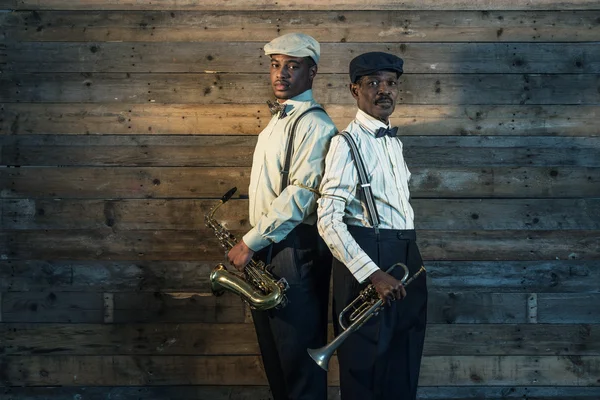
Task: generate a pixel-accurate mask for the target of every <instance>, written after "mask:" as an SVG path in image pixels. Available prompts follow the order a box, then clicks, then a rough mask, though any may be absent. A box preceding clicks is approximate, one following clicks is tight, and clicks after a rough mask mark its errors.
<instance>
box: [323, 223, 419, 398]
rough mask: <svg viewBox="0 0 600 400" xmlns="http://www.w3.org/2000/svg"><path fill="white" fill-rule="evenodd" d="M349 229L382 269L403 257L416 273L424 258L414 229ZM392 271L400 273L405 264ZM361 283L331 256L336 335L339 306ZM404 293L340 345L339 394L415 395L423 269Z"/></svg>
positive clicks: (401, 260) (350, 296) (405, 262)
mask: <svg viewBox="0 0 600 400" xmlns="http://www.w3.org/2000/svg"><path fill="white" fill-rule="evenodd" d="M348 228H349V231H350V233H351V234H352V236H353V237H354V238H355V239H356V241H357V242H358V244H359V245H360V246H361V247H362V249H363V250H364V251H365V252H366V253H367V254H368V255H369V256H370V257H371V259H372V260H373V261H374V262H375V263H377V265H378V266H379V267H380V268H382V269H383V270H387V269H388V267H389V266H391V265H392V264H395V263H398V262H401V263H403V264H406V266H407V267H408V269H409V271H410V272H409V277H410V276H412V275H413V274H415V273H416V272H417V271H418V270H419V268H420V267H421V265H423V260H422V259H421V254H420V252H419V249H418V247H417V244H416V235H415V231H414V230H387V229H386V230H380V234H379V237H377V236H376V235H375V233H374V230H373V229H372V228H362V227H354V226H349V227H348ZM391 274H392V275H393V276H394V277H395V278H396V279H401V278H402V277H403V275H404V270H403V269H402V268H401V267H397V268H395V269H394V270H393V271H392V272H391ZM369 283H370V282H369V281H368V280H367V281H366V282H365V283H363V284H359V283H358V281H357V280H356V279H355V278H354V276H353V275H352V274H351V273H350V271H349V270H348V268H346V266H345V265H344V264H342V263H340V262H339V261H337V260H334V261H333V312H334V318H335V325H334V328H335V332H336V335H337V334H338V333H339V332H340V329H341V328H340V327H339V326H338V325H337V318H338V315H339V313H340V312H341V311H342V310H343V308H344V307H345V306H346V305H348V304H349V303H350V302H351V301H352V300H354V298H356V296H357V295H358V294H359V292H360V290H362V289H363V288H364V287H365V286H366V285H367V284H369ZM406 292H407V296H406V297H405V298H404V299H403V300H398V301H394V302H392V303H391V305H390V306H385V307H384V308H383V309H382V311H381V312H380V313H379V315H377V316H375V317H372V318H371V319H370V320H369V321H368V322H367V323H366V324H365V325H364V326H362V327H361V328H360V329H359V330H358V331H357V332H354V333H353V334H351V335H350V336H349V337H348V338H347V339H346V340H345V341H344V342H343V344H342V345H341V346H340V347H339V348H338V350H337V354H338V361H339V364H340V389H341V397H342V400H392V399H398V400H413V399H416V394H417V384H418V379H419V371H420V366H421V357H422V354H423V343H424V340H425V327H426V321H427V284H426V277H425V273H422V274H421V275H420V276H419V277H418V278H416V279H415V280H414V281H413V282H412V283H411V284H410V285H409V286H407V287H406Z"/></svg>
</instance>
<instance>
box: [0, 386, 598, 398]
mask: <svg viewBox="0 0 600 400" xmlns="http://www.w3.org/2000/svg"><path fill="white" fill-rule="evenodd" d="M71 398H73V399H85V400H107V399H119V400H140V398H141V399H144V400H165V399H178V400H198V399H207V400H208V399H210V400H256V399H271V395H270V393H269V390H268V388H267V387H265V386H254V385H253V386H243V385H240V386H211V385H204V386H175V387H172V386H143V387H140V386H134V387H127V386H124V387H107V386H103V387H91V386H88V387H25V388H24V387H10V388H6V389H5V391H4V392H3V393H0V399H1V400H33V399H35V400H39V399H44V400H63V399H71ZM418 398H419V399H423V400H446V399H448V400H465V399H473V400H481V399H488V400H505V399H528V400H575V399H577V400H597V399H598V389H596V388H594V387H582V386H560V387H557V386H522V387H521V386H508V387H507V386H484V387H476V386H464V387H457V386H431V387H423V386H421V387H419V389H418ZM328 399H329V400H341V399H340V393H339V388H338V387H336V386H332V387H330V388H329V390H328Z"/></svg>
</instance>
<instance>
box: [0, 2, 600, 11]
mask: <svg viewBox="0 0 600 400" xmlns="http://www.w3.org/2000/svg"><path fill="white" fill-rule="evenodd" d="M597 5H598V4H597V3H596V1H594V0H574V1H563V0H538V1H519V0H498V1H494V2H490V1H487V0H468V1H467V0H408V1H403V2H401V3H398V2H396V1H390V0H374V1H373V0H371V1H369V2H368V3H365V2H364V1H362V0H333V1H328V2H327V4H324V3H322V2H320V1H319V0H298V1H294V2H291V3H281V2H278V1H272V0H258V1H247V0H230V1H227V2H221V1H219V0H204V1H201V2H198V1H195V0H163V1H160V2H156V1H154V2H140V1H139V0H86V1H85V2H72V1H69V0H1V1H0V6H1V7H3V8H8V9H27V10H29V9H36V10H38V9H39V10H42V9H51V10H54V9H57V10H62V9H67V10H69V9H75V10H101V9H109V10H114V9H116V10H194V9H197V10H222V9H231V10H236V11H244V10H273V9H282V10H303V11H306V10H310V9H313V10H314V9H325V10H354V9H375V10H379V9H384V10H410V9H418V10H423V9H435V10H478V9H481V10H489V9H492V10H494V9H499V10H529V9H542V10H547V9H549V10H564V9H567V10H568V9H575V10H577V9H594V8H596V7H597Z"/></svg>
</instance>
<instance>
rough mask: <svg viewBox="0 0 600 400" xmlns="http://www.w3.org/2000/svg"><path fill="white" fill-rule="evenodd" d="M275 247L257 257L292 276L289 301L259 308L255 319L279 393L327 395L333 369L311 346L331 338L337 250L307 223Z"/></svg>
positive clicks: (315, 399)
mask: <svg viewBox="0 0 600 400" xmlns="http://www.w3.org/2000/svg"><path fill="white" fill-rule="evenodd" d="M271 247H272V248H271V249H269V248H267V249H264V250H263V251H261V252H259V253H258V254H257V257H259V258H260V259H262V260H263V261H265V262H268V263H270V264H271V265H272V266H273V269H272V271H271V272H272V273H273V275H275V276H276V277H283V278H285V279H286V280H287V281H288V283H289V285H290V287H289V289H288V291H287V292H286V296H287V298H288V303H287V305H286V306H285V307H283V308H281V309H271V310H267V311H255V310H253V311H252V318H253V320H254V326H255V328H256V335H257V338H258V343H259V346H260V350H261V354H262V360H263V364H264V367H265V372H266V374H267V379H268V381H269V386H270V388H271V392H272V394H273V398H274V400H301V399H302V400H326V399H327V373H326V372H325V371H323V370H322V369H321V368H320V367H319V366H318V365H317V364H316V363H315V362H314V361H313V360H312V359H311V358H310V356H309V355H308V353H307V351H306V350H307V348H315V347H321V346H324V345H325V344H326V341H327V310H328V300H329V280H330V274H331V253H330V252H329V249H327V246H326V245H325V243H324V242H323V240H322V239H321V237H320V236H319V234H318V232H317V229H316V226H310V225H306V224H301V225H300V226H298V227H296V228H295V229H293V230H292V231H291V232H290V234H289V235H288V236H287V238H286V239H284V240H283V241H281V242H280V243H274V244H273V245H272V246H271ZM269 259H270V260H269ZM269 261H270V262H269Z"/></svg>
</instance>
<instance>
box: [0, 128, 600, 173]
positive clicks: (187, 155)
mask: <svg viewBox="0 0 600 400" xmlns="http://www.w3.org/2000/svg"><path fill="white" fill-rule="evenodd" d="M402 143H403V146H404V158H405V159H406V161H407V163H408V165H410V166H411V167H415V166H429V165H436V166H439V167H491V166H524V165H528V166H543V167H554V166H578V167H599V166H600V158H599V157H598V154H600V137H555V136H535V137H530V136H519V137H515V136H510V137H497V136H470V137H463V136H448V137H441V138H440V137H430V136H407V137H403V138H402ZM255 146H256V137H254V136H225V137H224V136H217V135H215V136H212V135H211V136H208V135H207V136H204V135H202V136H200V135H198V136H196V135H194V136H185V137H179V136H177V137H174V136H172V135H144V136H140V135H118V136H113V135H110V136H100V135H77V136H73V135H18V136H17V135H5V136H2V135H0V164H4V165H14V166H16V165H18V166H21V167H23V166H58V165H60V166H63V167H64V166H120V167H124V166H138V167H145V166H200V167H204V166H216V167H224V166H231V167H247V166H251V165H252V154H253V152H254V147H255Z"/></svg>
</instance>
